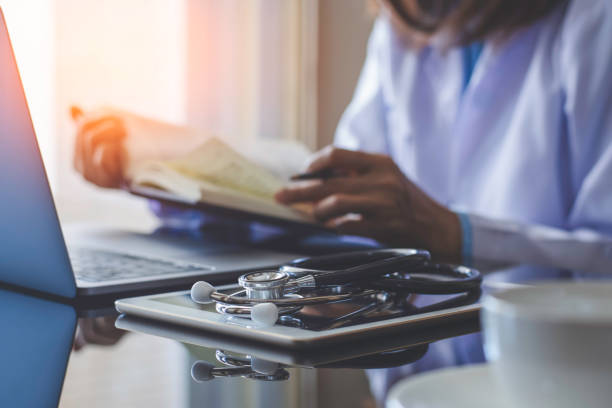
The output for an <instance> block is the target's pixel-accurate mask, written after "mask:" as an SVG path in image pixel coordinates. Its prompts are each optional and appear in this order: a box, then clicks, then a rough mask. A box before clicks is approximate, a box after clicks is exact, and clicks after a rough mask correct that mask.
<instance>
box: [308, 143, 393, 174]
mask: <svg viewBox="0 0 612 408" xmlns="http://www.w3.org/2000/svg"><path fill="white" fill-rule="evenodd" d="M388 159H389V158H388V157H387V156H384V155H379V154H372V153H365V152H359V151H353V150H345V149H339V148H337V147H333V146H327V147H326V148H324V149H322V150H320V151H318V152H317V153H315V154H314V155H313V157H312V159H311V160H310V163H309V165H308V169H307V171H309V172H313V171H319V170H323V169H326V168H332V169H338V170H357V171H365V170H368V169H370V168H372V167H374V166H380V165H381V164H383V163H384V161H386V160H388Z"/></svg>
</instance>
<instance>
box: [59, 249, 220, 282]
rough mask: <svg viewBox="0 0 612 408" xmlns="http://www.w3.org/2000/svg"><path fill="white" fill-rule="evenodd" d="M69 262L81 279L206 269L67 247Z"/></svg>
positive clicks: (106, 279)
mask: <svg viewBox="0 0 612 408" xmlns="http://www.w3.org/2000/svg"><path fill="white" fill-rule="evenodd" d="M69 255H70V262H71V263H72V270H73V271H74V274H75V275H76V277H77V278H78V279H79V280H81V281H85V282H105V281H109V280H117V279H134V278H142V277H152V276H158V275H167V274H178V273H185V272H196V271H201V272H205V271H210V270H212V269H213V268H211V267H208V266H204V265H194V264H185V263H179V262H173V261H168V260H160V259H151V258H145V257H141V256H138V255H130V254H122V253H118V252H111V251H104V250H99V249H91V248H70V250H69Z"/></svg>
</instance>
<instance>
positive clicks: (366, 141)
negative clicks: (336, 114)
mask: <svg viewBox="0 0 612 408" xmlns="http://www.w3.org/2000/svg"><path fill="white" fill-rule="evenodd" d="M389 35H391V33H390V27H389V23H388V22H387V21H386V20H385V18H384V17H379V18H378V20H377V21H376V23H375V24H374V28H373V29H372V33H371V35H370V39H369V41H368V51H367V55H366V60H365V63H364V66H363V68H362V70H361V74H360V76H359V81H358V84H357V87H356V89H355V92H354V94H353V98H352V100H351V102H350V104H349V105H348V107H347V108H346V110H345V111H344V114H343V115H342V117H341V119H340V122H339V123H338V127H337V129H336V134H335V137H334V145H336V146H338V147H341V148H344V149H349V150H361V151H366V152H370V153H384V154H388V153H389V151H388V147H387V142H386V136H385V135H386V133H387V132H386V120H385V112H386V109H385V103H384V98H383V87H382V70H384V67H383V66H382V64H381V61H383V58H381V54H383V53H384V52H385V51H386V47H388V46H389V45H388V44H389V41H388V38H387V37H388V36H389Z"/></svg>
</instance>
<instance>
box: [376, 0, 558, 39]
mask: <svg viewBox="0 0 612 408" xmlns="http://www.w3.org/2000/svg"><path fill="white" fill-rule="evenodd" d="M566 1H567V0H384V2H385V3H386V4H388V5H389V6H390V7H391V9H392V10H393V11H394V12H395V13H396V14H397V15H398V16H399V17H400V18H401V20H402V21H403V23H404V24H406V25H407V26H408V28H409V29H410V30H412V31H414V32H416V33H420V34H424V35H434V34H437V33H440V32H444V33H447V34H449V35H448V42H449V44H448V45H465V44H469V43H471V42H473V41H480V40H484V39H487V38H491V37H505V36H508V35H510V34H512V33H513V32H514V31H516V30H518V29H520V28H522V27H526V26H529V25H530V24H532V23H534V22H535V21H537V20H539V19H540V18H542V17H544V16H546V15H547V14H548V13H549V12H551V11H552V10H553V9H554V8H555V7H556V6H558V5H560V4H563V3H565V2H566Z"/></svg>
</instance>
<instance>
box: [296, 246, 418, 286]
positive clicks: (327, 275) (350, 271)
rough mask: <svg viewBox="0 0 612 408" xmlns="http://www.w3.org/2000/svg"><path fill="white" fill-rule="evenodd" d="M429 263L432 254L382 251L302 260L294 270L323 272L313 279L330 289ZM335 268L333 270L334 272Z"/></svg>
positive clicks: (415, 250) (410, 250) (297, 262)
mask: <svg viewBox="0 0 612 408" xmlns="http://www.w3.org/2000/svg"><path fill="white" fill-rule="evenodd" d="M429 259H430V255H429V252H427V251H425V250H421V249H378V250H372V251H367V252H363V251H359V252H347V253H344V254H335V255H329V256H324V257H318V258H305V259H299V260H296V261H294V262H292V263H291V264H290V266H292V267H295V268H304V269H309V270H319V271H320V272H319V273H317V274H314V275H313V276H314V279H315V282H316V285H317V286H329V285H338V284H345V283H347V282H357V281H360V280H365V279H373V278H376V277H379V276H382V275H386V274H390V273H394V272H399V271H402V270H406V269H410V268H414V267H417V266H419V265H422V264H423V263H424V262H426V261H428V260H429ZM332 265H333V268H330V266H332ZM339 265H342V266H343V267H339Z"/></svg>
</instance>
